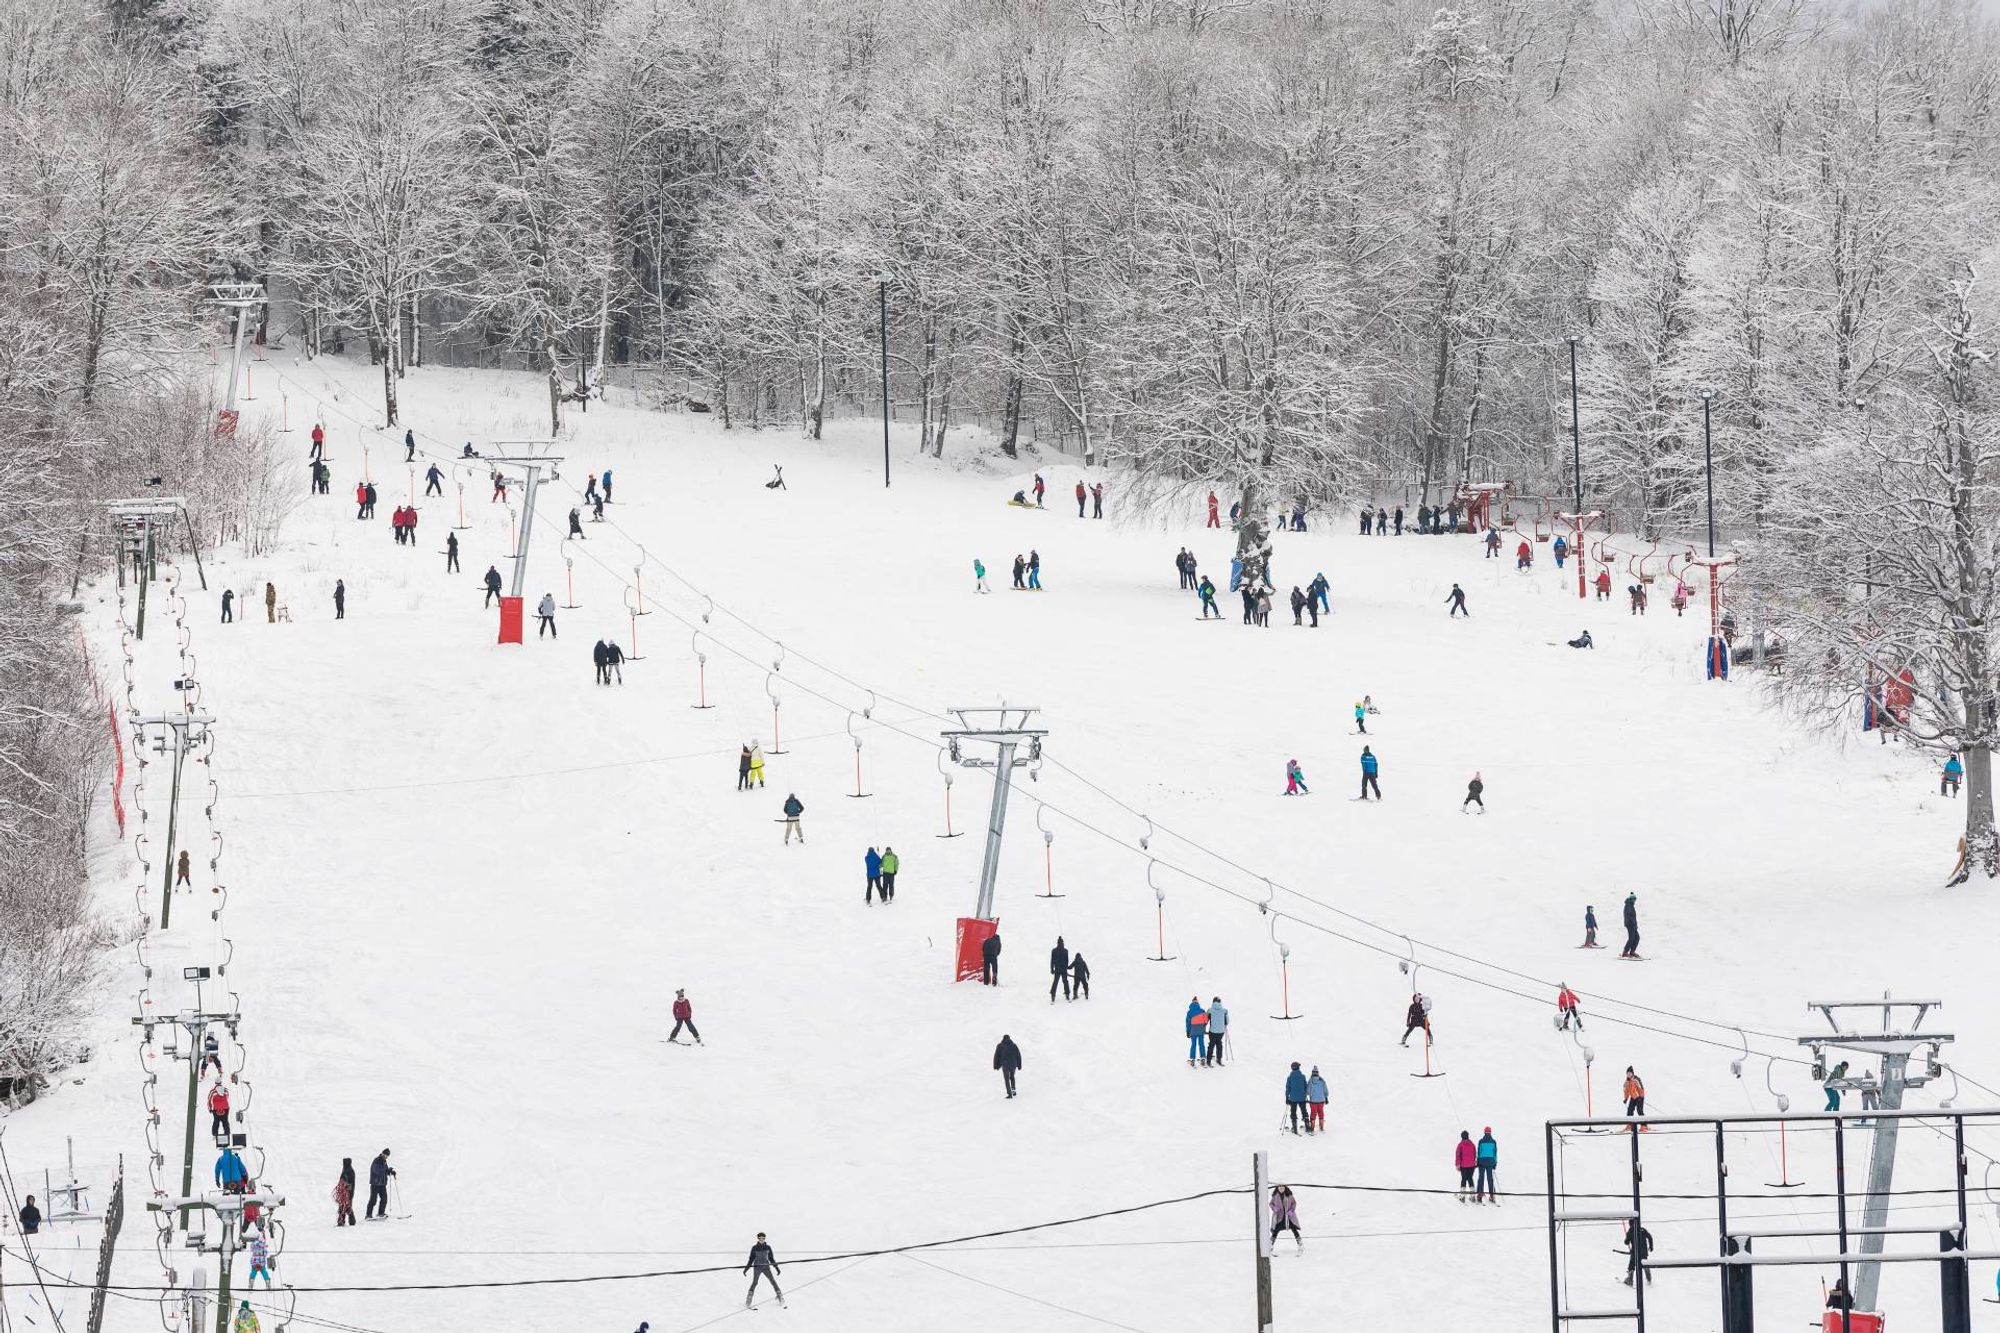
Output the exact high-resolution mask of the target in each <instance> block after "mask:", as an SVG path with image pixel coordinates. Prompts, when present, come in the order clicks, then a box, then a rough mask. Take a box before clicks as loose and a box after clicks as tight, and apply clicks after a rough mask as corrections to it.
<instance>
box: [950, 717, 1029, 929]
mask: <svg viewBox="0 0 2000 1333" xmlns="http://www.w3.org/2000/svg"><path fill="white" fill-rule="evenodd" d="M945 711H946V712H948V713H950V714H951V715H952V716H953V717H955V718H957V719H958V727H957V728H954V729H953V730H951V731H947V732H944V733H942V734H943V736H944V739H945V744H946V745H947V746H949V747H950V754H951V760H952V762H953V763H955V764H957V765H959V766H960V767H962V768H990V769H992V770H993V806H992V809H991V811H990V812H989V813H988V814H987V816H986V859H985V860H984V861H983V862H982V863H981V864H980V867H979V905H978V908H977V910H975V911H974V913H973V915H974V916H975V917H977V918H978V919H979V920H981V921H991V920H992V919H993V890H994V885H995V883H996V881H997V880H998V879H999V876H1000V842H1001V835H1002V833H1003V832H1004V831H1005V829H1006V827H1007V796H1008V793H1009V792H1010V791H1011V790H1012V788H1013V785H1014V770H1015V769H1017V768H1020V767H1023V766H1024V765H1033V766H1034V767H1033V768H1031V769H1030V770H1029V773H1028V776H1029V778H1030V779H1033V778H1034V777H1035V776H1036V774H1037V773H1038V772H1039V770H1040V768H1041V763H1042V738H1043V737H1045V736H1047V735H1048V734H1049V733H1048V732H1047V730H1045V729H1043V728H1041V727H1033V726H1030V725H1029V723H1031V722H1032V721H1033V720H1034V715H1035V714H1036V713H1039V712H1040V711H1041V710H1040V709H1039V708H1010V707H1008V706H1007V705H1005V704H1002V705H1001V706H1000V707H998V708H948V709H946V710H945ZM967 742H981V743H989V744H991V745H993V746H994V747H995V756H994V757H993V758H991V759H984V758H975V757H972V756H970V755H967V754H965V753H964V749H963V747H964V745H965V744H966V743H967ZM1023 745H1025V746H1026V747H1027V750H1028V753H1027V754H1026V755H1025V756H1023V755H1022V754H1021V753H1020V750H1021V747H1022V746H1023Z"/></svg>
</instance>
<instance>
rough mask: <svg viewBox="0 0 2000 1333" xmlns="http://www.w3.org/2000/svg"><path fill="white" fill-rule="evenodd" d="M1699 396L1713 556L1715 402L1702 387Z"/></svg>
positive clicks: (1710, 541) (1712, 391)
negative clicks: (1711, 415) (1711, 421)
mask: <svg viewBox="0 0 2000 1333" xmlns="http://www.w3.org/2000/svg"><path fill="white" fill-rule="evenodd" d="M1698 392H1699V393H1700V394H1701V460H1702V467H1703V469H1704V470H1705V471H1706V473H1707V475H1708V554H1709V555H1710V557H1713V556H1714V555H1715V440H1714V437H1713V435H1712V434H1711V433H1710V431H1709V411H1708V409H1709V404H1711V403H1713V402H1714V401H1715V390H1714V389H1711V388H1707V387H1705V386H1704V387H1703V388H1702V389H1700V390H1699V391H1698Z"/></svg>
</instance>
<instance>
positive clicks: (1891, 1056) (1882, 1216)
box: [1799, 994, 1952, 1310]
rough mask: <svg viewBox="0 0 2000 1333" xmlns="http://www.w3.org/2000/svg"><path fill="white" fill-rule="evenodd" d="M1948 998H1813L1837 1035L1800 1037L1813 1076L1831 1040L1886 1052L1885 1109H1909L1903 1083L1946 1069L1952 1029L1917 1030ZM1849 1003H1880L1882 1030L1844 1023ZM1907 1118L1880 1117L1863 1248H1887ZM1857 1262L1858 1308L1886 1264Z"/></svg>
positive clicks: (1867, 1301) (1849, 1083)
mask: <svg viewBox="0 0 2000 1333" xmlns="http://www.w3.org/2000/svg"><path fill="white" fill-rule="evenodd" d="M1943 1004H1944V1002H1943V1001H1942V1000H1891V999H1890V998H1889V997H1888V995H1886V994H1885V995H1883V997H1882V998H1881V999H1879V1000H1812V1001H1809V1002H1808V1003H1807V1005H1806V1007H1807V1008H1808V1009H1817V1010H1818V1011H1819V1012H1820V1014H1821V1015H1822V1016H1824V1017H1825V1019H1826V1022H1827V1026H1828V1027H1830V1028H1832V1029H1833V1033H1832V1035H1831V1036H1826V1035H1816V1036H1809V1037H1800V1038H1799V1045H1801V1046H1809V1047H1811V1048H1812V1054H1813V1071H1812V1072H1813V1077H1814V1078H1815V1079H1819V1080H1822V1081H1824V1080H1825V1079H1826V1056H1825V1050H1826V1048H1827V1047H1829V1046H1831V1047H1833V1048H1834V1049H1835V1050H1841V1051H1854V1052H1856V1053H1857V1054H1861V1055H1878V1056H1880V1057H1882V1072H1881V1076H1880V1077H1879V1078H1878V1079H1877V1080H1876V1082H1877V1084H1878V1085H1879V1086H1880V1088H1881V1093H1880V1097H1881V1103H1880V1109H1882V1110H1884V1111H1900V1110H1902V1109H1903V1089H1905V1088H1920V1087H1922V1086H1923V1085H1924V1084H1926V1083H1928V1082H1930V1081H1931V1080H1932V1079H1934V1078H1936V1077H1937V1076H1938V1075H1939V1074H1941V1073H1943V1072H1944V1066H1943V1065H1942V1064H1940V1063H1939V1062H1938V1050H1939V1048H1940V1047H1942V1046H1943V1045H1944V1044H1945V1043H1946V1042H1948V1041H1950V1040H1951V1039H1952V1034H1951V1033H1949V1032H1931V1033H1926V1034H1923V1035H1921V1036H1920V1035H1918V1033H1917V1029H1918V1028H1919V1027H1921V1026H1922V1025H1923V1021H1924V1017H1925V1015H1927V1014H1928V1013H1929V1012H1930V1011H1931V1010H1933V1009H1937V1008H1941V1007H1943ZM1848 1009H1880V1010H1881V1013H1882V1019H1881V1025H1880V1030H1879V1031H1876V1032H1866V1031H1856V1030H1854V1029H1851V1028H1848V1027H1845V1026H1843V1025H1842V1022H1841V1013H1840V1011H1843V1010H1848ZM1905 1023H1907V1025H1908V1026H1907V1027H1905V1026H1904V1024H1905ZM1925 1048H1928V1051H1927V1053H1926V1056H1925V1060H1924V1065H1923V1068H1922V1070H1921V1071H1920V1072H1918V1073H1915V1074H1912V1073H1910V1072H1909V1064H1910V1057H1911V1056H1912V1055H1914V1054H1916V1053H1917V1052H1918V1051H1920V1050H1924V1049H1925ZM1830 1086H1832V1087H1835V1088H1839V1089H1842V1090H1845V1089H1850V1088H1859V1087H1862V1086H1863V1080H1861V1079H1860V1078H1858V1077H1855V1078H1841V1079H1836V1080H1834V1081H1833V1082H1832V1083H1831V1084H1830ZM1864 1109H1865V1108H1864ZM1902 1123H1903V1122H1902V1121H1901V1120H1900V1119H1898V1118H1897V1117H1895V1116H1881V1117H1878V1118H1877V1119H1876V1120H1875V1124H1874V1130H1875V1136H1874V1144H1873V1146H1872V1147H1871V1148H1870V1150H1869V1153H1868V1194H1867V1198H1866V1201H1865V1203H1864V1205H1863V1210H1862V1219H1861V1222H1862V1225H1861V1253H1863V1254H1880V1253H1882V1241H1883V1238H1884V1236H1885V1234H1886V1233H1885V1231H1884V1229H1883V1228H1884V1226H1885V1224H1886V1223H1887V1221H1888V1215H1889V1185H1890V1181H1891V1178H1892V1177H1893V1176H1894V1175H1895V1172H1896V1134H1897V1131H1898V1130H1899V1129H1901V1128H1902ZM1857 1267H1858V1269H1859V1271H1858V1272H1857V1273H1856V1274H1855V1280H1854V1283H1853V1285H1852V1286H1850V1287H1849V1290H1850V1291H1852V1292H1853V1293H1854V1305H1855V1308H1856V1309H1858V1310H1873V1309H1874V1308H1875V1289H1876V1284H1877V1283H1878V1282H1879V1281H1880V1279H1881V1276H1882V1265H1881V1264H1880V1262H1876V1261H1864V1262H1862V1263H1861V1264H1859V1265H1858V1266H1857ZM1843 1269H1844V1265H1843ZM1843 1276H1845V1273H1844V1271H1843Z"/></svg>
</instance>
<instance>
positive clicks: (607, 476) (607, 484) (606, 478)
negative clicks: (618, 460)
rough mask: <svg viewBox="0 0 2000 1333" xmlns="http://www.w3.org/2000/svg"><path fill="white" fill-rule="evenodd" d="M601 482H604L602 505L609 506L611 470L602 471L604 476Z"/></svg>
mask: <svg viewBox="0 0 2000 1333" xmlns="http://www.w3.org/2000/svg"><path fill="white" fill-rule="evenodd" d="M602 480H603V482H604V503H606V504H610V503H611V469H610V468H606V469H604V476H603V478H602Z"/></svg>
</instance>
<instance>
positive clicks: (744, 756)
mask: <svg viewBox="0 0 2000 1333" xmlns="http://www.w3.org/2000/svg"><path fill="white" fill-rule="evenodd" d="M736 790H738V791H749V790H750V747H749V746H747V745H746V746H744V747H743V752H742V753H741V754H739V755H737V756H736Z"/></svg>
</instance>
